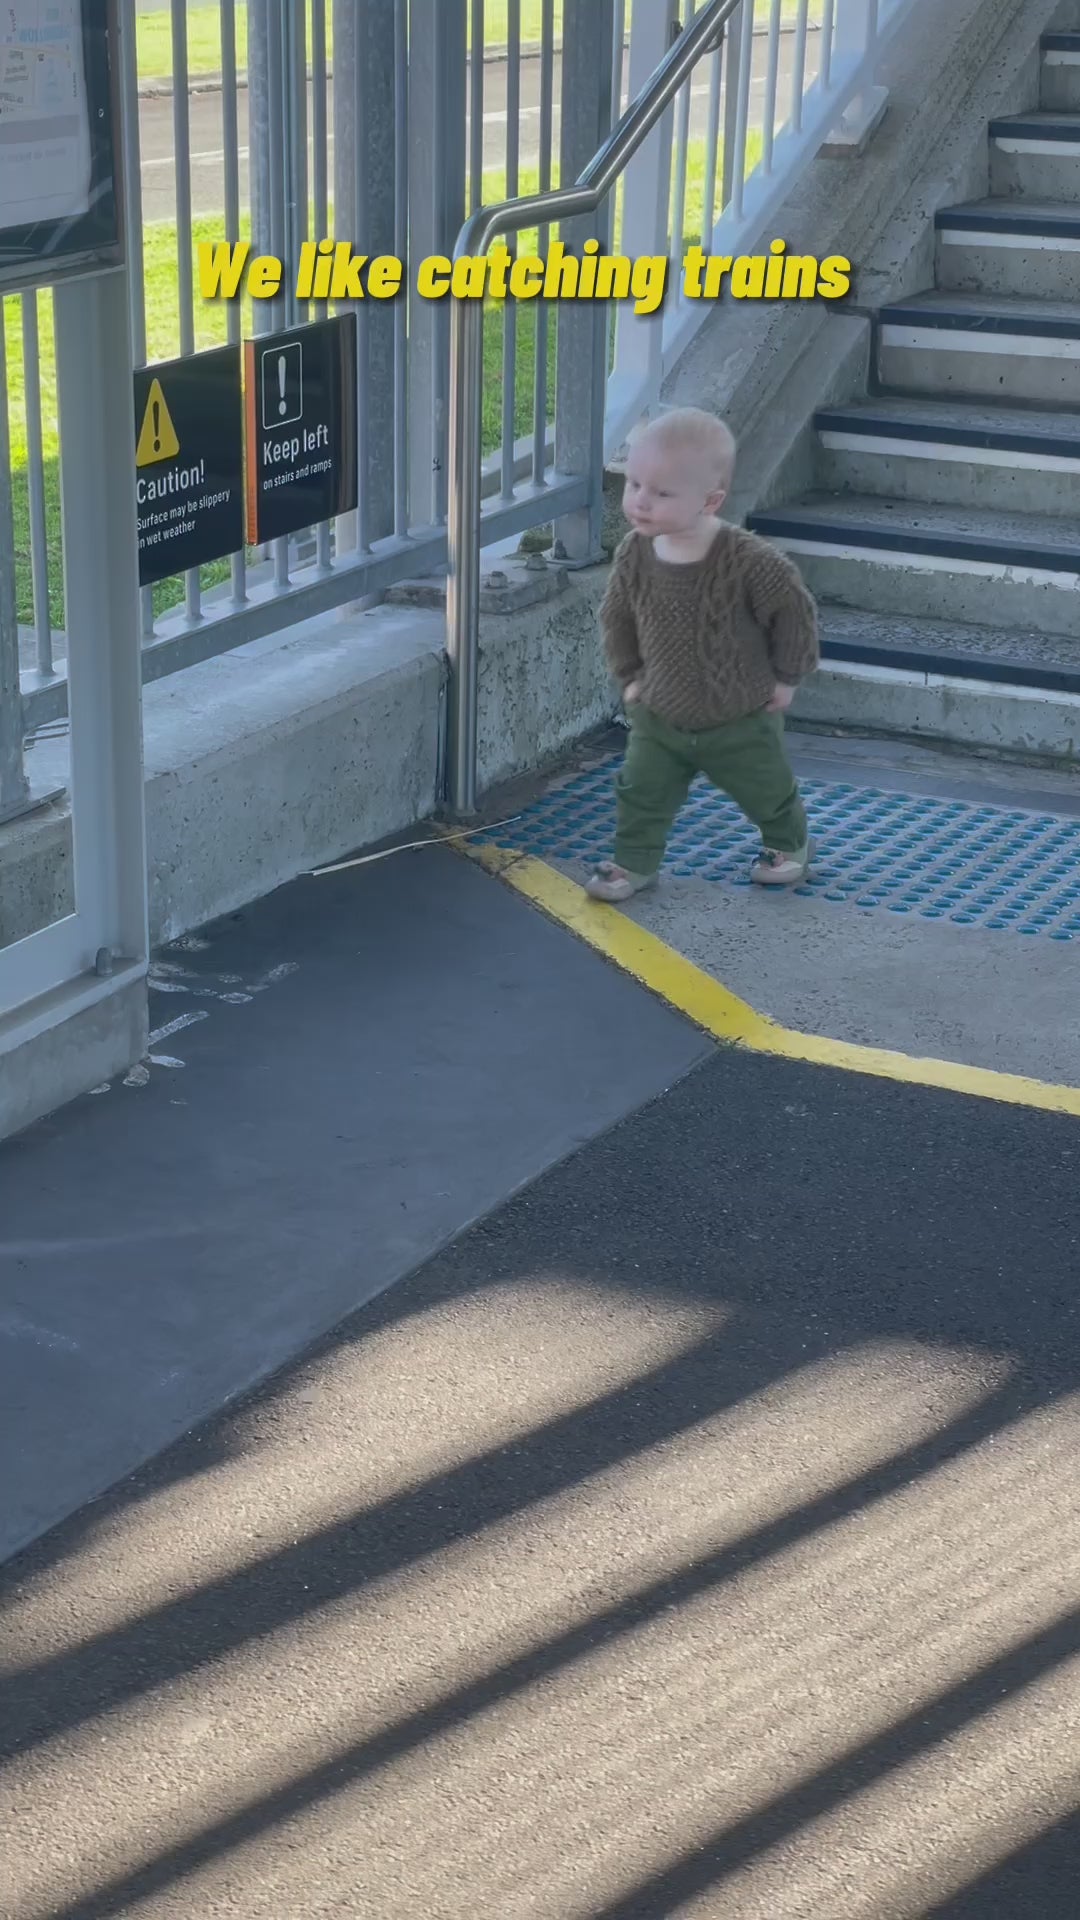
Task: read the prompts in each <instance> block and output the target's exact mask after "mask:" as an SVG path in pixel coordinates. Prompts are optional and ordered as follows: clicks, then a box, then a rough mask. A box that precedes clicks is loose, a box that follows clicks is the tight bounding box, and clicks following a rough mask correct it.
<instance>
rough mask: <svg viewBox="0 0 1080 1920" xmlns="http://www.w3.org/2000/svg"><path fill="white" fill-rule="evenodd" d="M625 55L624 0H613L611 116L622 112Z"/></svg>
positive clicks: (614, 118) (617, 115)
mask: <svg viewBox="0 0 1080 1920" xmlns="http://www.w3.org/2000/svg"><path fill="white" fill-rule="evenodd" d="M625 56H626V0H615V27H614V37H613V39H612V45H611V117H612V119H613V120H617V119H618V118H619V115H620V114H621V112H622V97H623V66H624V65H625Z"/></svg>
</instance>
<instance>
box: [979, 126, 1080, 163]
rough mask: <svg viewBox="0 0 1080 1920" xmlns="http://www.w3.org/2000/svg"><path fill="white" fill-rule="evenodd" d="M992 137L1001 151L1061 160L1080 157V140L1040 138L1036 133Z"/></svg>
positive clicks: (997, 134)
mask: <svg viewBox="0 0 1080 1920" xmlns="http://www.w3.org/2000/svg"><path fill="white" fill-rule="evenodd" d="M990 138H991V142H992V144H993V145H994V146H995V147H996V148H997V150H998V152H999V153H1016V154H1021V155H1023V156H1024V157H1025V158H1026V157H1027V156H1028V155H1030V154H1040V155H1043V154H1045V155H1047V156H1049V157H1051V158H1053V159H1060V160H1076V159H1078V158H1080V140H1040V139H1038V138H1037V137H1036V136H1035V135H1034V134H1022V133H1009V134H1004V133H994V134H991V136H990Z"/></svg>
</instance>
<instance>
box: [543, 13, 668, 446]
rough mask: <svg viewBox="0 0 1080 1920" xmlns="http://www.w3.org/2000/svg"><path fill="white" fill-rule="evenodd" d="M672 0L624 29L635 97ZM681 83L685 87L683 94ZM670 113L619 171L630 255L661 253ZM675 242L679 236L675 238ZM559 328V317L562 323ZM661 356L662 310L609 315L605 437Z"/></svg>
mask: <svg viewBox="0 0 1080 1920" xmlns="http://www.w3.org/2000/svg"><path fill="white" fill-rule="evenodd" d="M676 6H677V0H655V4H654V5H653V6H652V7H640V8H639V7H635V8H634V12H633V16H632V20H631V27H630V63H629V89H630V98H631V100H633V99H634V98H636V96H637V94H638V93H640V91H641V89H642V87H643V86H644V85H645V84H646V82H647V80H648V79H649V76H650V75H651V74H652V73H653V72H654V71H655V69H656V68H657V67H658V66H659V65H660V62H661V60H662V59H663V58H664V55H665V54H666V53H667V51H668V48H669V47H670V46H671V43H672V39H673V37H674V32H675V28H676V20H677V15H676ZM689 84H690V83H689V82H687V92H689ZM671 136H672V110H671V109H669V110H668V112H667V113H666V114H665V115H664V117H663V119H662V120H661V121H660V122H659V124H658V125H657V126H656V127H655V128H654V129H653V131H652V133H650V135H649V137H648V139H647V140H646V141H645V142H644V144H643V146H642V147H641V148H640V149H639V151H638V152H637V153H636V154H635V155H634V158H633V159H632V160H631V162H630V164H629V166H628V167H627V169H626V173H625V176H624V178H625V186H624V189H623V216H622V234H621V236H620V251H621V252H622V253H626V254H629V256H630V258H631V260H636V259H637V258H638V257H639V256H640V255H642V254H657V253H663V254H666V253H667V251H668V220H669V209H670V204H671ZM674 240H675V244H676V246H677V245H678V240H679V236H678V235H677V234H676V235H675V236H674ZM560 325H561V320H560ZM663 354H664V316H663V309H662V308H661V310H660V312H658V313H654V314H652V315H650V316H649V317H648V318H647V319H645V318H643V317H642V316H641V315H640V314H636V313H634V311H633V309H632V308H630V307H626V308H622V309H618V310H617V311H616V318H615V365H614V367H613V368H612V372H611V376H610V380H609V382H608V392H607V409H606V411H607V414H608V419H609V421H610V422H611V437H612V438H613V439H617V440H622V439H623V438H624V437H625V434H626V433H627V432H628V431H629V429H630V428H631V427H632V426H633V425H634V422H635V420H636V419H637V418H638V416H639V414H640V413H642V412H643V411H644V410H645V409H646V408H647V407H648V406H649V405H650V404H651V402H652V401H653V400H654V399H655V397H656V395H657V394H658V393H659V391H660V379H661V373H662V368H663Z"/></svg>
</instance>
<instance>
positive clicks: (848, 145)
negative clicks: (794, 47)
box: [826, 0, 889, 154]
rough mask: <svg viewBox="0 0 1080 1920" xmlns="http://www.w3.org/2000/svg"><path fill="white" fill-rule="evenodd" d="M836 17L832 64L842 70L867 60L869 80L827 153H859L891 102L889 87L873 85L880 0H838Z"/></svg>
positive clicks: (831, 139) (832, 134) (834, 133)
mask: <svg viewBox="0 0 1080 1920" xmlns="http://www.w3.org/2000/svg"><path fill="white" fill-rule="evenodd" d="M835 18H836V24H835V27H834V31H833V48H832V59H833V63H834V65H835V66H839V67H842V66H844V65H846V64H847V63H848V62H849V61H852V60H855V61H865V63H866V81H865V85H864V86H863V87H862V89H861V91H860V92H859V93H857V94H856V96H855V98H854V100H852V101H851V103H850V105H849V106H848V108H847V110H846V112H845V113H843V114H842V115H841V118H840V123H839V125H838V126H836V127H834V128H833V129H832V131H831V132H830V134H829V138H828V141H827V142H826V150H827V151H829V152H832V153H837V152H850V153H854V154H858V153H861V152H862V150H863V148H864V147H865V145H866V142H867V141H868V140H869V138H870V136H871V134H872V133H873V132H874V131H875V129H876V128H877V126H878V125H879V123H880V121H881V118H882V116H883V114H884V112H885V108H886V106H887V105H888V100H889V92H888V88H887V87H876V86H874V85H873V78H874V49H875V47H876V45H877V37H878V0H836V17H835Z"/></svg>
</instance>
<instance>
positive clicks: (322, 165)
mask: <svg viewBox="0 0 1080 1920" xmlns="http://www.w3.org/2000/svg"><path fill="white" fill-rule="evenodd" d="M327 93H328V88H327V76H326V0H311V148H312V173H313V177H314V201H315V204H314V208H313V213H314V220H315V226H314V231H313V233H312V236H311V237H312V239H313V240H314V241H315V243H316V245H318V243H319V241H320V240H325V239H327V238H328V237H329V229H330V191H329V180H330V141H329V137H328V125H329V116H328V113H327ZM314 304H315V314H316V317H317V318H319V319H325V318H326V316H327V314H328V313H329V311H330V303H329V301H327V300H317V301H316V302H315V303H314ZM315 564H316V566H317V567H318V569H319V572H320V573H326V572H327V571H328V570H329V567H330V525H329V522H328V521H326V520H321V521H320V522H319V525H318V526H317V527H316V529H315Z"/></svg>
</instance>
